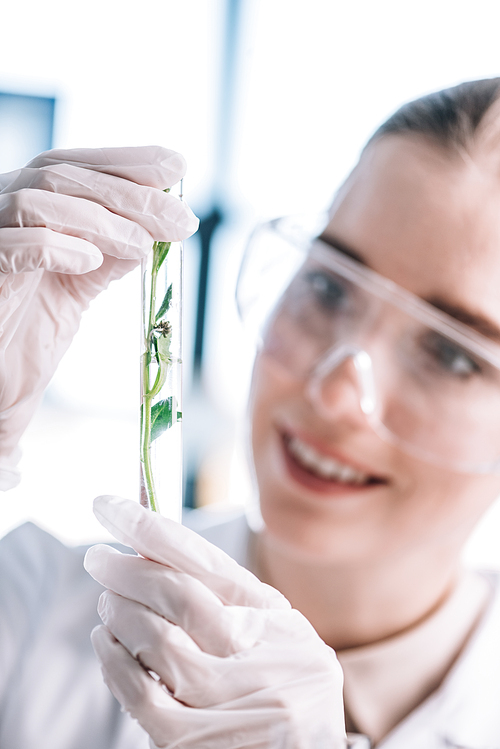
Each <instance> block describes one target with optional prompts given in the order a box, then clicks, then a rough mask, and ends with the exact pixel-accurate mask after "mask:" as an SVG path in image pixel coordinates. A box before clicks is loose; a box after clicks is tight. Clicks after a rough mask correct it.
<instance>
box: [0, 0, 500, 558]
mask: <svg viewBox="0 0 500 749" xmlns="http://www.w3.org/2000/svg"><path fill="white" fill-rule="evenodd" d="M222 10H223V4H222V3H220V2H219V1H218V0H176V1H175V2H174V0H142V1H141V2H140V3H136V2H134V3H132V2H126V1H125V2H123V1H122V2H116V1H115V0H85V2H84V3H83V2H78V0H75V2H72V3H67V2H60V1H59V0H45V1H44V2H43V3H41V2H39V1H36V0H17V1H16V2H15V3H13V2H12V3H5V4H4V6H3V8H2V29H3V34H2V44H1V46H0V89H2V90H6V91H14V92H20V93H29V94H46V95H50V96H57V97H58V102H59V104H58V108H57V112H56V134H55V145H56V146H59V147H74V146H117V145H141V144H149V143H159V144H161V145H165V146H167V147H170V148H174V149H177V150H179V151H181V152H182V153H183V154H184V155H185V156H186V158H187V160H188V164H189V173H188V177H187V179H186V181H185V186H184V189H185V194H186V196H187V199H188V201H189V202H190V203H191V204H192V205H193V207H195V208H196V209H197V210H198V211H203V210H205V208H207V207H209V204H210V188H211V186H212V184H213V182H214V174H217V168H218V165H217V163H216V160H217V147H216V144H217V132H218V131H219V124H220V123H218V121H217V114H216V106H217V103H218V96H219V87H218V74H219V66H220V57H221V24H220V21H221V17H222ZM499 23H500V4H499V3H498V0H476V2H474V3H472V2H470V1H468V2H463V1H460V0H420V1H419V2H418V3H412V2H401V0H399V1H397V2H394V1H392V0H380V1H379V2H374V1H373V0H363V1H358V2H356V0H350V2H346V0H343V2H334V1H331V0H308V2H307V3H304V2H303V0H247V3H246V9H245V17H244V35H243V38H242V40H241V43H240V45H239V63H238V71H237V72H238V75H239V85H238V88H237V101H236V110H237V117H236V123H235V124H236V128H235V136H234V139H233V142H232V152H231V160H230V168H229V169H228V170H227V171H226V172H225V173H224V185H223V188H224V189H225V191H226V193H225V194H226V200H227V203H228V205H229V206H230V207H231V208H232V209H233V214H232V215H233V218H232V221H231V223H230V225H229V226H228V227H227V228H226V229H225V231H224V232H221V233H220V236H219V242H218V246H217V251H216V255H215V258H214V266H213V272H212V286H211V295H210V316H209V320H208V332H209V335H208V351H209V354H208V357H207V373H206V390H207V393H208V394H209V397H210V399H211V405H210V406H209V407H206V408H207V409H208V417H207V419H205V431H206V432H208V436H209V437H210V435H211V433H212V439H211V443H212V446H211V448H210V450H207V452H206V456H205V462H204V469H203V470H204V472H203V482H202V488H203V492H202V494H203V493H204V496H205V498H206V501H209V500H210V501H211V500H212V499H213V498H214V497H216V498H220V499H221V500H223V501H228V500H229V501H232V502H238V501H243V500H244V498H245V497H246V495H247V493H248V485H247V482H246V479H245V477H244V474H243V473H242V471H243V468H242V461H241V457H240V455H239V453H238V452H236V453H235V451H234V449H233V442H234V433H235V428H236V427H235V423H236V419H237V417H238V414H240V413H241V411H242V408H243V405H242V404H243V403H244V398H245V386H244V382H245V379H246V372H247V365H246V364H241V363H240V364H239V363H238V362H239V360H240V359H244V360H245V362H247V361H248V355H247V352H246V348H245V346H244V344H243V343H240V341H241V331H240V330H239V328H238V322H237V320H236V316H235V312H234V307H233V303H232V294H233V285H234V279H235V275H236V271H237V266H238V261H239V257H240V255H241V251H242V247H243V245H244V238H245V236H246V233H247V231H248V228H249V227H250V226H251V224H252V222H253V221H254V220H255V219H258V218H261V217H269V216H275V215H280V214H287V213H294V212H302V211H318V210H321V209H323V208H324V207H326V205H327V204H328V202H329V200H330V199H331V196H332V194H333V192H334V190H335V188H336V187H337V186H338V184H339V182H340V181H341V180H342V178H343V177H344V176H345V175H346V173H347V172H348V170H349V168H350V167H351V166H352V165H353V163H354V162H355V160H356V158H357V155H358V153H359V150H360V148H361V146H362V144H363V142H364V141H365V140H366V138H367V137H368V136H369V135H370V133H371V132H372V131H373V129H374V128H375V127H376V126H377V125H378V124H379V123H380V122H381V121H382V120H383V119H385V118H386V117H387V115H388V114H390V112H391V111H393V110H394V109H395V108H396V107H397V106H399V105H400V104H401V103H402V102H403V101H405V100H408V99H411V98H414V97H415V96H418V95H420V94H422V93H425V92H427V91H430V90H433V89H437V88H441V87H444V86H448V85H452V84H454V83H457V82H459V81H461V80H465V79H471V78H477V77H488V76H492V75H497V74H499V73H500V64H499V51H498V28H499ZM196 263H197V259H196V245H195V244H192V245H191V246H189V245H188V247H187V248H186V276H187V288H186V312H187V324H186V329H187V332H186V354H185V356H186V358H187V359H188V361H189V350H190V346H192V334H191V323H192V314H193V298H194V293H193V288H194V279H195V273H196ZM136 300H137V304H136ZM136 308H137V309H136ZM136 313H137V314H136ZM138 314H139V302H138V288H137V277H136V276H131V277H130V278H128V279H126V280H125V281H123V282H122V283H121V284H120V285H118V284H117V285H116V286H115V287H114V288H112V289H110V291H109V292H108V293H107V294H106V295H105V296H103V298H102V299H99V300H97V301H96V302H95V303H94V305H93V306H92V308H91V309H90V311H89V312H88V313H87V314H86V316H85V319H84V321H83V323H82V327H81V330H80V333H79V334H78V336H77V339H76V340H75V343H74V346H73V348H72V349H71V350H70V352H69V353H68V355H67V357H66V359H65V361H64V362H63V364H62V366H61V369H60V371H59V373H58V374H57V376H56V379H55V381H54V383H53V385H52V386H51V389H50V391H49V397H48V398H47V400H46V403H45V405H44V408H43V409H42V411H41V412H40V413H39V415H38V416H37V418H36V420H35V422H34V423H33V425H32V427H31V429H30V430H29V432H28V433H27V435H26V437H25V440H24V458H23V462H22V469H23V474H24V479H23V482H22V484H21V485H20V486H19V487H18V488H17V489H15V490H13V491H11V492H9V493H8V494H6V495H5V496H4V497H3V505H2V508H1V513H0V532H1V533H4V532H5V531H6V530H8V529H9V528H10V527H12V526H13V525H16V524H17V523H19V522H21V521H22V520H23V519H26V518H31V519H34V520H35V521H36V522H38V523H40V524H41V525H43V526H44V527H46V528H48V529H49V530H51V531H52V532H54V533H56V534H57V535H59V536H60V537H61V538H63V539H64V540H67V541H69V542H81V541H85V540H88V539H91V538H94V537H97V536H98V535H101V537H102V534H100V530H99V526H98V525H97V523H96V522H95V521H94V520H93V518H92V514H91V501H92V497H93V496H95V495H96V494H99V493H108V492H109V493H118V494H122V495H126V496H134V495H135V492H136V479H137V470H138V469H137V457H136V454H137V450H136V447H137V445H136V443H137V436H136V410H137V392H138V385H137V371H136V370H137V366H136V365H137V345H136V344H137V340H138V320H137V315H138ZM188 403H189V399H188V398H187V399H186V403H185V410H186V407H187V405H188ZM207 425H208V426H207ZM195 432H196V429H193V428H192V426H191V429H190V433H191V434H193V433H195ZM498 515H499V511H498V510H496V509H494V510H493V511H492V513H491V515H490V517H489V518H488V519H487V520H485V522H484V523H483V524H482V528H481V529H480V532H479V533H478V534H477V535H476V538H475V539H474V540H473V542H472V544H471V547H470V551H469V553H470V555H472V557H473V558H474V559H475V560H477V561H487V562H493V563H495V564H500V544H498V543H497V537H498V534H499V532H500V519H499V518H498V517H497V516H498Z"/></svg>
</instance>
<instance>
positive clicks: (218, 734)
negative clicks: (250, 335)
mask: <svg viewBox="0 0 500 749" xmlns="http://www.w3.org/2000/svg"><path fill="white" fill-rule="evenodd" d="M499 205H500V79H492V80H486V81H478V82H470V83H465V84H462V85H461V86H458V87H455V88H453V89H449V90H447V91H443V92H440V93H437V94H433V95H431V96H428V97H424V98H423V99H420V100H418V101H416V102H413V103H410V104H408V105H405V106H404V107H403V108H402V109H401V110H399V112H397V113H396V114H395V115H393V116H392V117H391V118H390V119H389V120H388V121H387V122H386V123H385V124H384V125H383V126H382V127H381V128H380V129H379V130H378V131H377V132H376V133H375V135H374V136H373V137H372V139H371V140H370V142H369V143H368V145H367V147H366V148H365V150H364V151H363V153H362V155H361V158H360V161H359V163H358V165H357V166H356V168H355V169H354V171H353V172H352V174H351V175H350V176H349V177H348V179H347V181H346V183H345V184H344V185H343V186H342V188H341V190H340V192H339V193H338V195H337V197H336V199H335V202H334V204H333V206H332V209H331V212H330V217H329V221H328V223H327V225H326V226H325V227H323V229H322V231H321V236H320V239H319V241H316V242H313V243H312V247H311V248H310V249H309V250H308V251H306V252H304V253H303V254H302V256H301V257H302V260H301V261H300V262H299V263H297V264H296V266H295V267H296V272H295V274H293V273H292V274H290V275H288V276H286V273H287V270H286V267H285V266H283V273H282V280H281V286H282V288H283V287H286V288H285V289H284V291H283V293H281V295H280V294H278V293H276V297H279V299H278V301H277V304H276V305H275V306H274V307H273V312H272V313H271V316H270V317H269V318H268V320H267V323H266V326H265V328H264V333H263V343H262V347H261V349H260V352H259V354H258V356H257V359H256V363H255V369H254V376H253V387H252V396H251V419H252V447H253V458H254V464H255V475H256V479H257V483H258V488H259V496H260V507H261V512H262V517H263V520H264V527H263V529H262V530H261V531H260V532H259V533H257V534H251V533H250V532H249V531H245V530H242V528H243V526H242V522H236V524H235V523H232V524H231V523H230V524H229V525H227V526H225V527H224V528H221V529H215V530H214V529H212V530H210V531H209V532H207V533H206V534H205V535H206V536H207V538H209V539H211V540H214V541H215V542H216V543H217V544H218V545H219V546H221V547H222V548H226V549H227V550H229V551H231V550H232V549H234V537H231V536H232V534H234V533H239V534H240V536H239V538H240V546H241V547H242V548H240V549H239V552H238V553H239V555H240V556H239V561H244V562H245V561H246V563H247V565H248V566H249V567H250V568H251V569H252V571H253V572H254V573H255V574H256V575H257V576H258V577H259V578H260V580H261V581H263V582H264V583H267V584H268V585H270V586H272V588H273V589H276V591H280V592H281V593H282V594H283V595H284V596H285V598H286V599H288V601H289V602H290V603H291V605H292V606H293V607H294V610H290V609H287V608H286V603H285V602H284V601H283V599H281V598H280V597H279V596H278V594H277V593H275V594H273V593H272V592H270V591H269V588H267V587H264V586H259V585H258V583H257V582H256V581H255V579H254V578H250V577H249V576H248V574H247V573H245V572H244V570H242V569H241V568H240V567H237V566H236V565H234V563H231V562H230V561H229V560H228V559H227V558H226V557H224V556H223V555H222V554H220V553H217V552H216V550H214V549H213V548H212V547H210V546H207V545H205V544H204V543H203V541H202V540H201V539H197V538H196V537H194V538H193V537H192V535H191V534H190V533H189V531H187V530H186V529H178V528H177V529H176V528H175V527H172V526H171V525H170V524H169V523H168V522H167V521H164V520H162V519H161V518H157V517H153V516H151V515H150V514H148V513H147V511H145V510H143V509H142V508H139V507H137V506H136V505H134V504H133V503H128V502H126V501H125V500H117V499H109V498H108V499H100V500H98V502H97V505H96V511H97V514H98V516H99V517H100V518H101V519H102V521H103V522H104V524H105V525H106V526H107V527H108V528H110V529H111V530H113V531H114V532H115V534H116V535H117V537H118V538H119V540H121V541H123V542H125V543H128V544H129V545H132V546H133V547H134V548H135V549H136V550H137V551H138V552H139V553H140V554H142V555H143V556H145V557H148V560H144V559H141V558H137V557H126V556H119V555H118V554H116V553H115V552H113V553H111V552H110V551H107V550H106V549H105V548H103V547H96V548H95V549H94V550H92V551H91V552H90V553H89V556H88V559H87V567H88V569H89V571H90V572H91V574H93V575H94V576H95V577H96V578H97V579H98V580H99V581H100V582H101V583H103V584H104V585H106V586H107V587H108V588H110V589H111V591H114V592H108V593H106V594H104V597H103V599H102V600H101V604H100V614H101V617H102V619H103V621H104V624H105V625H106V627H105V628H104V627H103V628H100V629H98V630H97V631H96V632H95V633H94V645H95V647H96V650H97V653H98V656H99V658H100V659H101V661H102V662H103V669H104V673H105V677H106V680H107V683H108V684H109V686H110V687H111V689H112V691H113V692H114V693H115V695H116V696H117V697H118V699H119V700H120V701H121V702H122V703H123V704H124V705H125V706H126V708H127V709H129V710H130V712H131V713H132V715H133V716H135V717H137V718H138V720H139V721H140V722H141V724H142V725H143V726H144V727H145V728H146V730H147V731H148V732H149V733H150V734H151V736H152V738H153V740H154V742H155V743H156V745H157V746H182V747H191V746H192V747H195V746H203V747H209V746H210V747H211V746H214V747H215V746H217V747H218V749H220V748H221V747H240V746H241V747H243V746H274V745H276V746H278V745H279V746H287V747H288V746H290V747H306V746H307V747H309V746H310V747H313V746H341V745H342V742H343V739H342V732H343V726H342V717H341V705H340V676H339V672H338V668H337V665H336V663H335V662H334V661H333V660H332V659H331V648H333V649H335V651H336V652H337V655H338V658H339V661H340V663H341V665H342V667H343V671H344V676H345V689H344V699H345V715H346V724H347V728H348V730H354V731H358V732H360V733H364V734H366V735H368V736H369V737H370V739H371V740H372V742H373V743H374V744H376V745H377V746H380V747H384V749H396V747H397V748H398V749H403V747H404V749H411V748H412V747H420V748H421V747H424V746H425V747H426V749H430V747H444V746H448V747H449V746H456V747H470V748H472V747H474V748H475V749H479V748H480V747H486V746H488V747H500V717H499V714H498V709H497V705H498V698H499V696H500V679H499V676H498V673H499V668H498V666H499V665H500V664H499V660H498V659H499V655H500V646H499V643H498V635H497V632H498V622H499V621H500V608H499V606H500V604H499V598H498V593H497V590H498V577H497V575H496V574H493V575H488V574H482V573H475V572H474V573H473V572H468V573H466V572H464V571H463V570H462V567H461V563H460V555H461V550H462V548H463V545H464V543H465V541H466V539H467V538H468V536H469V534H470V533H471V531H472V529H473V528H474V526H475V524H476V522H477V521H478V519H479V518H480V517H481V516H482V514H483V513H484V512H485V510H486V509H487V508H488V507H489V506H490V505H491V504H492V502H493V501H494V499H495V498H496V496H497V495H498V492H499V489H500V476H499V473H498V459H499V457H500V427H499V424H500V348H499V346H498V339H499V337H500V304H499V301H498V300H499V296H498V288H499V287H500V250H499V248H500V219H499V216H500V212H499V209H498V206H499ZM270 231H271V230H270ZM277 231H278V239H279V241H280V242H281V243H282V244H283V243H284V244H285V246H287V247H288V248H289V252H290V254H293V253H295V252H296V249H297V246H298V245H301V243H302V244H303V241H302V235H301V238H300V241H299V240H298V239H297V232H296V231H295V230H293V231H290V229H289V228H285V229H283V228H282V227H281V225H279V226H278V227H277ZM299 254H300V253H299ZM283 256H284V257H285V256H286V252H285V253H284V255H283ZM268 258H269V255H268ZM285 277H286V282H285V281H283V278H285ZM277 284H279V278H278V280H276V279H275V281H274V282H272V283H266V282H265V281H264V280H263V281H262V284H261V287H262V289H269V288H271V289H272V288H273V287H274V288H276V286H277ZM255 289H256V287H255V285H254V291H255ZM263 296H266V294H263ZM261 302H262V304H264V300H263V299H262V300H261ZM271 306H272V305H271V304H270V303H268V308H269V307H271ZM245 549H247V550H248V554H246V551H245ZM233 555H235V554H234V551H233ZM149 560H152V561H149ZM181 581H182V585H181V584H180V582H181ZM273 595H274V597H273ZM221 602H222V604H224V605H221ZM155 612H156V613H155ZM298 612H301V614H302V615H303V617H301V616H300V615H299V613H298ZM158 614H159V615H160V616H158ZM304 617H305V618H304ZM306 619H307V620H308V622H310V624H312V626H313V628H314V630H315V632H314V631H313V630H310V629H308V626H307V622H306ZM167 620H168V621H167ZM316 633H317V635H319V637H318V636H317V635H316ZM146 670H150V671H153V672H155V673H156V674H157V675H159V676H160V679H161V681H160V682H158V681H155V679H154V678H153V677H151V676H150V675H149V674H148V673H147V672H146ZM162 683H163V685H166V688H168V690H169V691H168V693H167V691H165V686H162ZM279 742H282V743H279Z"/></svg>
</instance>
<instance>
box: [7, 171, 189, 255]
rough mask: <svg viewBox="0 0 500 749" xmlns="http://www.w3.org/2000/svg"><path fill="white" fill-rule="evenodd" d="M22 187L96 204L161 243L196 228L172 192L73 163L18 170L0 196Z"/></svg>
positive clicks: (183, 237) (177, 238) (171, 240)
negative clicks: (137, 225) (139, 228)
mask: <svg viewBox="0 0 500 749" xmlns="http://www.w3.org/2000/svg"><path fill="white" fill-rule="evenodd" d="M25 189H29V190H45V191H46V192H51V193H58V194H62V195H68V196H72V197H74V198H82V199H84V200H89V201H91V202H93V203H98V204H99V205H102V206H103V207H104V208H107V209H108V210H110V211H111V212H112V213H115V214H117V215H119V216H123V217H124V218H126V219H128V220H129V221H133V222H135V223H137V224H139V225H140V226H142V227H143V228H144V229H146V230H147V231H148V232H149V234H150V235H151V236H153V237H154V238H155V239H157V240H158V241H162V242H176V241H180V240H181V239H186V238H187V237H189V236H190V235H191V234H193V233H194V232H195V231H196V229H197V228H198V219H197V218H196V216H195V215H194V213H193V212H192V211H191V209H190V208H189V206H188V205H187V203H185V202H182V201H180V200H178V199H177V198H176V197H174V196H173V195H170V194H168V193H165V192H164V191H163V190H158V189H156V188H154V187H148V186H143V185H138V184H136V183H135V182H130V180H126V179H122V178H120V177H115V176H112V175H109V174H102V173H100V172H95V171H92V170H90V169H83V168H81V167H76V166H74V165H73V164H64V163H63V164H55V165H53V166H47V167H43V168H41V169H33V168H24V169H21V170H20V172H19V176H18V177H17V179H15V180H14V181H13V182H12V184H10V185H9V186H8V187H7V188H5V190H4V191H3V193H2V195H6V194H8V193H13V192H17V191H19V190H25Z"/></svg>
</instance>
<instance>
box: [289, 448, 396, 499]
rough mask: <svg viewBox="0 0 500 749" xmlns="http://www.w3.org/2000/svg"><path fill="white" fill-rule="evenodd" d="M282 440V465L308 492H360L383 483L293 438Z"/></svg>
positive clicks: (381, 480)
mask: <svg viewBox="0 0 500 749" xmlns="http://www.w3.org/2000/svg"><path fill="white" fill-rule="evenodd" d="M282 440H283V448H284V454H285V460H286V464H287V467H288V469H289V471H290V473H291V474H292V477H293V478H294V479H295V480H296V481H299V482H300V483H302V484H304V485H305V486H307V487H308V488H311V489H315V490H318V491H320V492H324V493H327V492H332V491H339V490H344V491H345V490H347V489H348V490H351V491H352V490H360V489H364V488H366V487H368V486H374V485H377V484H385V483H387V482H386V481H385V480H384V479H383V478H381V477H379V476H375V475H373V474H370V473H368V472H365V471H363V470H360V469H359V468H357V467H355V466H353V465H350V464H349V463H346V462H344V461H343V460H341V459H339V458H334V457H332V456H331V455H326V454H325V453H324V452H321V451H320V450H318V449H316V448H315V447H313V446H312V445H311V444H310V443H309V442H306V441H305V440H303V439H301V438H300V437H297V436H296V435H290V434H283V435H282Z"/></svg>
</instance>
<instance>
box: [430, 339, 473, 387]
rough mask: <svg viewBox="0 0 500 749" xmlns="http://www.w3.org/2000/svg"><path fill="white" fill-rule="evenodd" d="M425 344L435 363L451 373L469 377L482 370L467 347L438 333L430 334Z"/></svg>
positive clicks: (463, 377)
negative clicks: (464, 347)
mask: <svg viewBox="0 0 500 749" xmlns="http://www.w3.org/2000/svg"><path fill="white" fill-rule="evenodd" d="M424 346H425V349H426V351H427V353H428V354H430V355H431V356H432V358H433V360H434V361H435V363H436V364H437V365H438V366H439V367H440V368H441V369H443V370H445V371H446V372H447V373H449V374H451V375H454V376H456V377H459V378H461V379H467V378H468V377H471V376H472V375H475V374H479V373H480V372H481V371H482V370H481V367H480V365H479V364H478V363H477V361H475V360H474V359H473V357H472V356H471V355H470V354H469V353H468V352H467V351H466V350H465V349H463V348H461V346H458V345H457V344H456V343H453V342H452V341H449V340H448V339H447V338H444V337H443V336H441V335H439V334H438V333H433V334H431V335H429V336H428V337H427V338H426V340H425V342H424Z"/></svg>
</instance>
